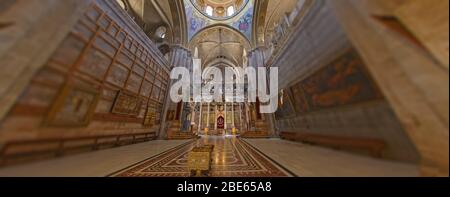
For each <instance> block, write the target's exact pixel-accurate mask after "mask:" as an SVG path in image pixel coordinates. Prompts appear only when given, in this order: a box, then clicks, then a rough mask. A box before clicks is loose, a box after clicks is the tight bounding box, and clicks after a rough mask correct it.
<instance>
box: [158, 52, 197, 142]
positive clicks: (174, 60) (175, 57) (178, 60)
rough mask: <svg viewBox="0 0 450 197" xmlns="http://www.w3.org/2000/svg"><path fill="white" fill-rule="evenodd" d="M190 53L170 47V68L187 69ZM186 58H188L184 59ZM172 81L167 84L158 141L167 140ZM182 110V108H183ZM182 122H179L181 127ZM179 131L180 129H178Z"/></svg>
mask: <svg viewBox="0 0 450 197" xmlns="http://www.w3.org/2000/svg"><path fill="white" fill-rule="evenodd" d="M190 54H191V53H190V51H189V50H188V49H185V48H183V47H181V46H179V45H173V46H171V51H170V62H169V63H170V67H171V68H173V67H186V68H188V67H189V65H190V64H191V63H189V62H192V57H191V55H190ZM186 57H188V58H186ZM172 84H173V81H170V82H169V86H168V89H167V90H168V91H167V95H166V100H165V102H164V108H163V111H162V118H161V128H160V131H159V138H160V139H166V138H167V131H168V129H169V123H168V122H167V114H168V111H169V109H170V107H171V106H172V104H173V103H172V100H171V99H170V94H169V93H170V89H169V88H170V87H172ZM183 108H184V107H183ZM183 108H182V111H181V114H182V115H183ZM180 119H181V121H182V120H183V116H182V117H181V118H180ZM183 124H184V122H181V126H183ZM178 130H180V129H178Z"/></svg>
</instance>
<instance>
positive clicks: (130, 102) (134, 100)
mask: <svg viewBox="0 0 450 197" xmlns="http://www.w3.org/2000/svg"><path fill="white" fill-rule="evenodd" d="M141 106H142V101H141V99H140V98H139V97H138V96H135V95H132V94H128V93H126V92H124V91H119V93H118V94H117V98H116V101H115V102H114V106H113V109H112V113H114V114H120V115H133V116H137V115H139V112H140V110H141Z"/></svg>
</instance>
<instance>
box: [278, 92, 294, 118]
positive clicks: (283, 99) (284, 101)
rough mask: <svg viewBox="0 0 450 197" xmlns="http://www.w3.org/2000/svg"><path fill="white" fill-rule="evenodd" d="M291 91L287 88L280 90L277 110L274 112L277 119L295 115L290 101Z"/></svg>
mask: <svg viewBox="0 0 450 197" xmlns="http://www.w3.org/2000/svg"><path fill="white" fill-rule="evenodd" d="M291 96H292V93H291V92H290V91H289V90H282V91H281V92H280V100H279V101H280V103H279V108H278V111H277V112H276V113H275V115H276V117H277V118H278V119H282V118H287V117H290V116H294V115H295V111H294V107H293V105H292V102H291V98H292V97H291Z"/></svg>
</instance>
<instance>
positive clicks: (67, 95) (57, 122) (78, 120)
mask: <svg viewBox="0 0 450 197" xmlns="http://www.w3.org/2000/svg"><path fill="white" fill-rule="evenodd" d="M99 99H100V91H98V90H97V89H93V88H92V89H91V88H87V87H79V86H76V85H73V84H71V83H66V84H65V85H64V87H63V88H62V89H61V91H60V93H59V94H58V96H57V98H56V100H55V102H54V104H53V105H52V107H51V109H50V111H49V113H48V115H47V117H46V119H45V121H44V125H46V126H56V127H76V126H87V125H89V123H90V122H91V120H92V117H93V115H94V112H95V108H96V107H97V104H98V101H99Z"/></svg>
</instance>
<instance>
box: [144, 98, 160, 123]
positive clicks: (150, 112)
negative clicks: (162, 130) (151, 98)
mask: <svg viewBox="0 0 450 197" xmlns="http://www.w3.org/2000/svg"><path fill="white" fill-rule="evenodd" d="M156 116H157V106H156V105H155V103H152V102H150V103H149V105H148V106H147V112H146V113H145V117H144V126H154V125H156Z"/></svg>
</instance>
